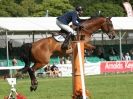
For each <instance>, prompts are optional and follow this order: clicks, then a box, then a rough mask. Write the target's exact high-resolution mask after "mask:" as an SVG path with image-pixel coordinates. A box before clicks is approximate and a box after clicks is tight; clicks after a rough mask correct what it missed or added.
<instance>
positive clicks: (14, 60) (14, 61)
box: [12, 57, 17, 66]
mask: <svg viewBox="0 0 133 99" xmlns="http://www.w3.org/2000/svg"><path fill="white" fill-rule="evenodd" d="M12 65H13V66H16V65H17V60H16V58H15V57H14V58H13V60H12Z"/></svg>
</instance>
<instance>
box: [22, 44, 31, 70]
mask: <svg viewBox="0 0 133 99" xmlns="http://www.w3.org/2000/svg"><path fill="white" fill-rule="evenodd" d="M31 48H32V44H31V43H25V44H23V45H22V46H21V48H20V50H21V51H20V60H21V61H23V62H24V63H25V67H27V66H28V67H29V66H30V64H31Z"/></svg>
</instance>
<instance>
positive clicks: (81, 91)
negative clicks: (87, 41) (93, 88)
mask: <svg viewBox="0 0 133 99" xmlns="http://www.w3.org/2000/svg"><path fill="white" fill-rule="evenodd" d="M72 49H73V58H72V59H73V60H72V74H73V75H72V78H73V99H88V96H87V94H86V89H85V80H84V41H73V42H72Z"/></svg>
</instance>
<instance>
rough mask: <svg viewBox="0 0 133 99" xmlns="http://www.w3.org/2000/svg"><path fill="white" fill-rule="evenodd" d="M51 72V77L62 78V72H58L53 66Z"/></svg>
mask: <svg viewBox="0 0 133 99" xmlns="http://www.w3.org/2000/svg"><path fill="white" fill-rule="evenodd" d="M51 71H52V72H53V77H59V74H61V76H62V72H61V71H59V68H58V67H57V66H56V65H55V64H53V66H51Z"/></svg>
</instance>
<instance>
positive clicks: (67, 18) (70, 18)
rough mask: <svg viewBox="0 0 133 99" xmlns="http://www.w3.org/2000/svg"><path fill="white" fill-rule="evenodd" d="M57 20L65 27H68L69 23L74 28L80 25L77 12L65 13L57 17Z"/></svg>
mask: <svg viewBox="0 0 133 99" xmlns="http://www.w3.org/2000/svg"><path fill="white" fill-rule="evenodd" d="M57 19H58V21H60V22H62V23H63V24H65V25H68V24H69V23H70V22H72V23H73V25H76V26H79V25H80V18H79V16H78V14H77V11H71V12H67V13H65V14H64V15H62V16H59V17H57Z"/></svg>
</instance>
